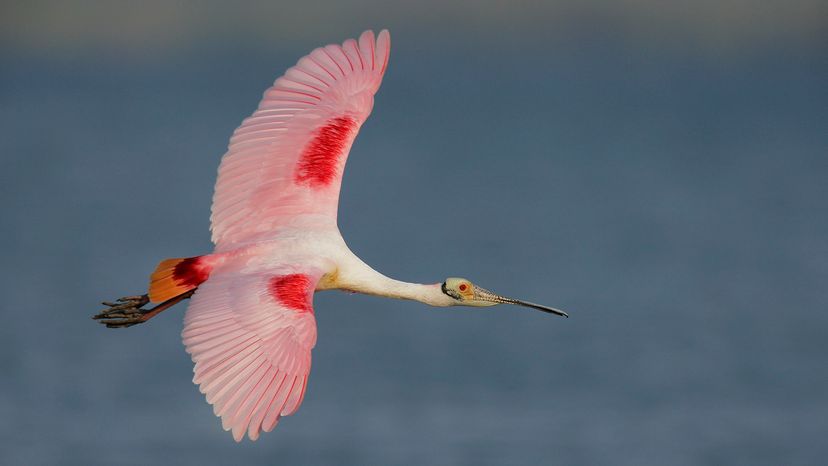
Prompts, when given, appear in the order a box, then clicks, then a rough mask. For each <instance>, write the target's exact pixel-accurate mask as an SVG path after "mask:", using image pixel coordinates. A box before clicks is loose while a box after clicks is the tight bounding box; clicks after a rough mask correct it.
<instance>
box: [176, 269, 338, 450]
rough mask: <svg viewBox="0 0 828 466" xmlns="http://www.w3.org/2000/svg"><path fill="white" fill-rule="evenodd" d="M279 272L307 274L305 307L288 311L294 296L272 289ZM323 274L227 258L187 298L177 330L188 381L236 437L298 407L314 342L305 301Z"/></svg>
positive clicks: (266, 425)
mask: <svg viewBox="0 0 828 466" xmlns="http://www.w3.org/2000/svg"><path fill="white" fill-rule="evenodd" d="M308 262H312V261H310V260H309V261H308ZM284 276H301V277H306V283H307V287H306V288H305V289H304V290H303V296H304V297H302V298H301V299H304V300H306V301H305V302H306V303H308V304H307V306H306V307H305V306H300V308H298V309H297V308H291V307H290V306H289V305H290V304H293V305H294V306H295V304H296V299H299V298H298V297H297V296H292V297H291V298H290V299H289V300H287V301H285V299H286V298H284V297H280V295H279V294H278V293H277V292H276V291H274V286H273V282H274V279H278V278H279V277H284ZM321 276H322V272H321V271H320V270H319V269H315V268H312V267H310V266H305V265H275V266H274V265H258V266H256V265H251V262H250V260H249V259H248V258H245V257H238V258H231V259H228V260H227V261H226V262H225V263H224V264H222V265H221V266H220V267H217V268H216V269H215V270H214V271H213V273H212V274H211V275H210V278H209V279H208V280H207V281H206V282H204V283H203V284H201V286H199V288H198V290H197V291H196V293H195V295H193V298H192V302H191V303H190V306H189V308H188V309H187V313H186V316H185V318H184V330H183V332H182V337H183V339H184V345H185V346H186V348H187V352H188V353H190V355H191V356H192V358H193V361H194V362H195V368H194V372H195V376H194V377H193V382H195V383H196V384H198V385H199V389H200V390H201V391H202V393H204V394H205V395H206V397H207V401H208V402H209V403H211V404H212V405H213V409H214V412H215V413H216V415H217V416H219V417H221V419H222V426H223V427H224V428H225V430H232V432H233V438H235V439H236V441H240V440H241V439H242V437H243V436H244V434H245V433H247V434H248V436H249V437H250V438H251V439H254V440H255V439H256V438H258V436H259V433H260V431H261V430H265V431H269V430H271V429H272V428H273V427H274V426H275V425H276V423H277V422H278V421H279V418H280V417H281V416H286V415H289V414H292V413H294V412H295V411H296V409H298V407H299V404H300V403H301V400H302V397H303V396H304V392H305V389H306V387H307V385H306V382H307V377H308V373H309V372H310V367H311V349H312V348H313V347H314V345H315V344H316V320H315V318H314V314H313V310H312V308H311V307H310V303H311V301H312V298H313V292H314V289H315V287H316V283H317V281H318V280H319V278H320V277H321ZM302 283H305V282H304V281H303V282H302ZM294 295H295V293H294ZM291 300H292V301H291ZM286 302H287V304H288V305H286V304H285V303H286Z"/></svg>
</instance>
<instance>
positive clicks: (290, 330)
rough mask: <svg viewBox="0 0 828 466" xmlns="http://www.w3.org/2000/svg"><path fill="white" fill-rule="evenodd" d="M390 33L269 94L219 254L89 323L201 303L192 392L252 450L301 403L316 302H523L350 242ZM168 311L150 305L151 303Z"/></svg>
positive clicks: (219, 218) (250, 125)
mask: <svg viewBox="0 0 828 466" xmlns="http://www.w3.org/2000/svg"><path fill="white" fill-rule="evenodd" d="M390 45H391V42H390V37H389V34H388V31H386V30H383V31H382V32H380V33H379V36H377V37H376V39H375V38H374V34H373V32H371V31H366V32H364V33H362V35H361V36H360V37H359V40H353V39H349V40H346V41H345V42H343V43H342V45H328V46H325V47H321V48H318V49H316V50H314V51H313V52H311V53H310V54H309V55H307V56H305V57H303V58H302V59H301V60H299V62H298V63H297V64H296V65H295V66H294V67H292V68H290V69H289V70H288V71H287V72H286V73H285V74H284V76H282V77H280V78H279V79H277V80H276V82H275V83H274V84H273V86H272V87H270V88H269V89H268V90H267V91H265V93H264V97H263V99H262V101H261V102H260V103H259V107H258V109H257V110H256V111H255V112H254V113H253V115H251V116H250V117H249V118H247V119H246V120H244V121H243V122H242V125H241V126H240V127H239V128H238V129H236V131H235V132H234V133H233V137H232V138H230V144H229V148H228V150H227V153H225V155H224V157H223V158H222V160H221V166H220V168H219V173H218V180H217V182H216V188H215V194H214V195H213V205H212V215H211V216H210V220H211V231H212V240H213V243H214V244H215V251H214V252H213V253H212V254H207V255H203V256H198V257H190V258H183V259H167V260H165V261H162V262H161V263H160V264H159V265H158V267H157V268H156V270H155V272H154V273H153V274H152V276H151V279H150V284H149V292H148V293H147V294H145V295H141V296H130V297H125V298H121V299H119V300H117V302H115V303H109V302H105V303H104V304H105V305H107V306H109V307H108V309H106V310H105V311H102V312H101V313H99V314H98V315H96V316H94V317H93V318H94V319H97V320H99V322H101V323H103V324H106V326H107V327H129V326H132V325H135V324H139V323H143V322H146V321H147V320H149V319H150V318H152V317H153V316H155V315H158V313H160V312H161V311H163V310H165V309H167V308H169V307H171V306H173V305H174V304H176V303H178V302H180V301H182V300H184V299H187V298H192V302H191V303H190V306H189V308H188V309H187V312H186V315H185V317H184V330H183V332H182V337H183V340H184V345H185V346H186V349H187V352H188V353H189V354H190V355H191V356H192V359H193V362H194V363H195V368H194V372H195V376H194V377H193V382H194V383H196V384H198V386H199V389H200V390H201V392H202V393H204V394H205V395H206V397H207V401H208V402H209V403H210V404H212V405H213V409H214V412H215V414H216V416H219V417H220V418H221V422H222V426H223V427H224V429H225V430H231V431H232V433H233V438H234V439H235V440H236V441H241V439H242V438H243V437H244V434H245V433H247V435H248V436H249V437H250V439H251V440H256V439H257V438H258V437H259V434H260V433H261V431H265V432H269V431H271V430H272V429H273V428H274V427H275V426H276V424H278V422H279V420H280V419H281V418H282V417H283V416H288V415H290V414H293V413H295V412H296V410H297V409H298V408H299V405H300V404H301V403H302V399H303V397H304V395H305V390H306V389H307V383H308V373H309V372H310V367H311V350H312V349H313V347H314V345H315V344H316V319H315V316H314V311H313V305H312V300H313V294H314V292H316V291H323V290H332V289H338V290H346V291H349V292H357V293H365V294H370V295H377V296H387V297H390V298H397V299H411V300H415V301H420V302H422V303H425V304H429V305H431V306H492V305H495V304H501V303H506V304H518V305H521V306H528V307H531V308H535V309H538V310H541V311H545V312H550V313H554V314H558V315H561V316H567V315H566V314H565V313H564V312H562V311H559V310H557V309H553V308H549V307H546V306H541V305H538V304H532V303H528V302H525V301H521V300H517V299H512V298H506V297H504V296H500V295H497V294H495V293H492V292H491V291H488V290H486V289H484V288H481V287H479V286H477V285H475V284H473V283H472V282H470V281H469V280H466V279H464V278H447V279H446V280H445V281H443V282H440V283H436V284H427V285H426V284H417V283H406V282H402V281H398V280H394V279H391V278H388V277H386V276H385V275H383V274H381V273H379V272H377V271H375V270H374V269H372V268H371V267H370V266H368V265H367V264H365V263H364V262H363V261H362V260H360V259H359V257H357V256H356V255H355V254H354V253H353V252H351V250H350V249H349V248H348V246H347V245H346V244H345V241H344V240H343V239H342V235H341V234H340V232H339V228H338V227H337V221H336V215H337V204H338V200H339V189H340V184H341V182H342V173H343V170H344V168H345V162H346V160H347V158H348V152H349V150H350V148H351V144H352V143H353V141H354V138H355V137H356V135H357V132H358V131H359V128H360V127H361V126H362V124H363V123H364V122H365V120H366V119H367V118H368V115H369V114H370V113H371V108H372V107H373V104H374V94H375V93H376V92H377V89H379V87H380V83H381V82H382V76H383V74H384V73H385V69H386V66H387V65H388V55H389V50H390ZM150 302H153V303H159V304H158V305H156V306H155V307H152V308H149V309H145V308H143V306H144V305H146V304H148V303H150Z"/></svg>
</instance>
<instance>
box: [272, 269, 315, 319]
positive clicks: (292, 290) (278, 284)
mask: <svg viewBox="0 0 828 466" xmlns="http://www.w3.org/2000/svg"><path fill="white" fill-rule="evenodd" d="M310 285H311V281H310V278H309V277H308V276H307V275H302V274H299V273H294V274H291V275H281V276H278V277H273V278H272V279H271V280H270V294H271V295H272V296H273V298H275V299H276V301H278V302H279V303H281V304H282V305H284V306H285V307H288V308H290V309H293V310H295V311H299V312H313V308H312V307H311V303H310V299H309V295H310V293H311V291H312V290H311V289H310Z"/></svg>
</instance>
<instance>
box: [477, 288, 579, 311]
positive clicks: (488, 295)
mask: <svg viewBox="0 0 828 466" xmlns="http://www.w3.org/2000/svg"><path fill="white" fill-rule="evenodd" d="M474 291H475V293H474V294H475V299H480V300H482V301H489V302H492V303H501V304H516V305H518V306H525V307H531V308H532V309H537V310H539V311H543V312H548V313H550V314H556V315H559V316H562V317H569V314H567V313H566V312H564V311H561V310H560V309H555V308H554V307H548V306H541V305H540V304H535V303H530V302H528V301H521V300H519V299H514V298H507V297H505V296H500V295H497V294H494V293H492V292H491V291H489V290H486V289H483V288H480V287H478V286H476V287H475V290H474Z"/></svg>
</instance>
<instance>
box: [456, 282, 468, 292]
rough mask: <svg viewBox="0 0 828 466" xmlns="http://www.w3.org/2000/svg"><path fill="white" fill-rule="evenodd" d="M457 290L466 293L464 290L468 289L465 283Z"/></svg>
mask: <svg viewBox="0 0 828 466" xmlns="http://www.w3.org/2000/svg"><path fill="white" fill-rule="evenodd" d="M457 288H459V289H460V291H466V288H468V286H466V284H465V283H461V284H460V286H458V287H457Z"/></svg>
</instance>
